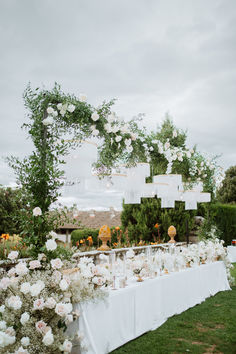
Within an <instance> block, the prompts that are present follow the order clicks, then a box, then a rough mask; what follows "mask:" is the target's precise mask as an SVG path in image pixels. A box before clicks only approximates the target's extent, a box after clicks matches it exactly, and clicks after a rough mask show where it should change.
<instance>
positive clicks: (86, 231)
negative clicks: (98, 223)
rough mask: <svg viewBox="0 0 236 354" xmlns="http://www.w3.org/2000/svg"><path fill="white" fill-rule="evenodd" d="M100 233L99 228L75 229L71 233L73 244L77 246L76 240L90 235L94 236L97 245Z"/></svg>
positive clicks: (94, 242)
mask: <svg viewBox="0 0 236 354" xmlns="http://www.w3.org/2000/svg"><path fill="white" fill-rule="evenodd" d="M98 233H99V230H98V229H82V230H74V231H72V233H71V242H72V246H76V242H78V241H80V240H83V239H87V238H88V237H89V236H92V238H93V244H94V245H97V239H98Z"/></svg>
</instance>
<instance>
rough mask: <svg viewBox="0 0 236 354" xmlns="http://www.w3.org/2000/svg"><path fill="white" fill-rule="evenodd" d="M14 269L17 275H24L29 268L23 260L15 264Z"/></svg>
mask: <svg viewBox="0 0 236 354" xmlns="http://www.w3.org/2000/svg"><path fill="white" fill-rule="evenodd" d="M15 271H16V274H17V275H26V274H27V273H28V272H29V269H28V268H27V266H26V264H25V263H24V262H19V263H18V264H17V265H16V266H15Z"/></svg>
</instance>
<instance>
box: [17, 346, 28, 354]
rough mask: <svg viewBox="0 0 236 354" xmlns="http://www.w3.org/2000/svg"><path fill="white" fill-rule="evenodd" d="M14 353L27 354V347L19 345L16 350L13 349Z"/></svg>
mask: <svg viewBox="0 0 236 354" xmlns="http://www.w3.org/2000/svg"><path fill="white" fill-rule="evenodd" d="M14 354H29V352H28V350H27V349H24V348H23V347H20V348H19V349H18V350H17V351H15V353H14Z"/></svg>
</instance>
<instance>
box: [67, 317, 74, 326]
mask: <svg viewBox="0 0 236 354" xmlns="http://www.w3.org/2000/svg"><path fill="white" fill-rule="evenodd" d="M71 322H73V316H72V315H67V316H66V324H69V323H71Z"/></svg>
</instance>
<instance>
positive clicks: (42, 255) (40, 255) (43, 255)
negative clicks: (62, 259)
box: [38, 253, 46, 261]
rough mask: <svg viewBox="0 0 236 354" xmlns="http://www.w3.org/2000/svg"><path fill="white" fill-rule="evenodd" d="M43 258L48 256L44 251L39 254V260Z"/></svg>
mask: <svg viewBox="0 0 236 354" xmlns="http://www.w3.org/2000/svg"><path fill="white" fill-rule="evenodd" d="M43 258H46V255H45V254H44V253H39V254H38V260H39V261H42V260H43Z"/></svg>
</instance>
